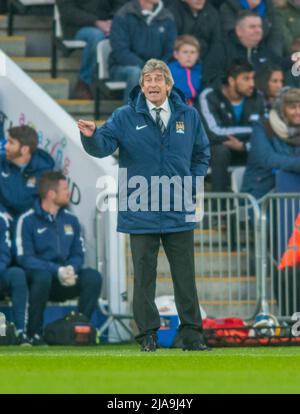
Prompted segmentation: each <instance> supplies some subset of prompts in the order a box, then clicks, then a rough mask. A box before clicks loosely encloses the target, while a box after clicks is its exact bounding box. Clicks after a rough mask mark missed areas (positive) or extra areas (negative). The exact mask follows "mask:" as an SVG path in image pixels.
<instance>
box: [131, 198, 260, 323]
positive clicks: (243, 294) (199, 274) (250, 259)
mask: <svg viewBox="0 0 300 414" xmlns="http://www.w3.org/2000/svg"><path fill="white" fill-rule="evenodd" d="M204 197H205V199H204V204H205V207H204V209H205V214H204V218H203V220H202V221H201V222H200V225H199V226H198V227H197V229H196V230H195V268H196V269H195V270H196V285H197V292H198V298H199V303H200V305H201V306H202V307H203V309H204V310H205V312H206V313H207V314H208V315H209V316H212V317H226V316H239V317H242V318H244V319H251V318H252V317H253V316H254V315H255V314H256V313H257V312H258V309H259V308H260V306H261V303H260V298H261V295H260V286H261V272H260V268H261V267H260V263H261V247H260V240H261V239H260V237H259V235H258V234H259V233H258V229H259V225H260V220H259V218H260V216H259V207H258V204H257V201H256V200H255V199H254V198H253V197H252V196H251V195H249V194H232V193H222V194H221V193H218V194H216V193H206V194H205V196H204ZM125 245H126V247H127V248H126V259H127V260H126V263H127V266H126V268H127V272H126V274H127V291H128V301H129V303H131V302H132V292H133V280H134V277H133V265H132V260H131V252H130V248H129V237H127V236H126V238H125ZM183 277H184V275H183ZM165 295H167V296H168V295H173V284H172V277H171V273H170V267H169V263H168V260H167V258H166V255H165V253H164V251H163V249H162V247H161V248H160V250H159V254H158V265H157V284H156V297H158V296H165Z"/></svg>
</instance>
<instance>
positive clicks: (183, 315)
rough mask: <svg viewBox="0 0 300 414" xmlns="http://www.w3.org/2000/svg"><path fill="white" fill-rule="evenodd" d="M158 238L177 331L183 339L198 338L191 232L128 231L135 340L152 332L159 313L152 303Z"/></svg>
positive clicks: (198, 325)
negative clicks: (171, 287) (169, 278)
mask: <svg viewBox="0 0 300 414" xmlns="http://www.w3.org/2000/svg"><path fill="white" fill-rule="evenodd" d="M160 240H161V241H162V245H163V247H164V250H165V253H166V256H167V259H168V261H169V264H170V269H171V274H172V280H173V285H174V296H175V303H176V307H177V311H178V315H179V318H180V328H179V332H180V334H181V337H182V339H183V340H184V341H185V342H193V341H195V340H198V339H199V338H200V334H201V332H202V320H201V314H200V309H199V303H198V297H197V290H196V282H195V263H194V232H193V230H191V231H184V232H178V233H161V234H131V235H130V244H131V253H132V260H133V267H134V292H133V316H134V319H135V321H136V324H137V326H138V329H139V335H137V337H136V340H137V341H138V342H141V341H142V340H143V338H144V337H145V335H148V334H155V333H156V331H157V330H158V329H159V328H160V316H159V313H158V310H157V307H156V305H155V302H154V300H155V286H156V269H157V256H158V251H159V245H160Z"/></svg>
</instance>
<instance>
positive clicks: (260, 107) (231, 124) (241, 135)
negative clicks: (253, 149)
mask: <svg viewBox="0 0 300 414" xmlns="http://www.w3.org/2000/svg"><path fill="white" fill-rule="evenodd" d="M200 108H201V116H202V119H203V123H204V126H205V129H206V132H207V135H208V137H209V139H210V142H211V151H212V159H211V167H212V191H217V192H224V191H228V186H229V175H228V171H227V170H228V167H229V166H230V165H245V164H246V159H247V152H248V151H249V149H250V147H249V139H250V135H251V132H252V126H251V124H252V122H254V121H258V120H259V119H260V118H261V117H262V116H264V114H265V106H264V101H263V97H262V96H261V95H260V93H258V92H257V91H256V90H255V89H254V69H253V66H252V65H250V63H248V62H243V61H241V62H238V61H237V62H236V63H234V64H233V65H232V66H231V68H230V69H229V71H228V75H227V80H226V84H224V85H223V86H222V87H221V88H215V89H212V88H207V89H205V90H204V91H203V92H202V94H201V95H200Z"/></svg>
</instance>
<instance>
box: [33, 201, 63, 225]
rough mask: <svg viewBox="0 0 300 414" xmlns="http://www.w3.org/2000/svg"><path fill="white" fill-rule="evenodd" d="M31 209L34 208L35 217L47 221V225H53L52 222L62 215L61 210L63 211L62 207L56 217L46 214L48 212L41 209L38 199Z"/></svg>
mask: <svg viewBox="0 0 300 414" xmlns="http://www.w3.org/2000/svg"><path fill="white" fill-rule="evenodd" d="M33 208H34V211H35V213H36V215H37V216H38V217H40V218H42V219H43V220H45V221H47V222H48V223H53V222H54V221H56V220H57V218H58V217H60V216H61V215H62V213H63V210H64V207H62V208H60V209H59V210H58V212H57V214H56V216H54V215H53V214H50V213H48V211H46V210H44V209H43V208H42V206H41V202H40V200H39V199H38V200H36V201H35V203H34V206H33Z"/></svg>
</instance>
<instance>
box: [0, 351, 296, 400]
mask: <svg viewBox="0 0 300 414" xmlns="http://www.w3.org/2000/svg"><path fill="white" fill-rule="evenodd" d="M299 366H300V347H285V348H276V347H273V348H262V347H260V348H224V349H214V350H213V351H212V352H183V351H182V350H179V349H178V350H177V349H176V350H175V349H174V350H172V349H159V350H158V351H157V352H156V353H150V354H148V353H141V352H140V351H139V349H138V347H137V346H136V345H102V346H98V347H93V348H87V347H85V348H74V347H72V348H71V347H69V348H67V347H35V348H21V347H0V393H70V394H72V393H77V394H82V393H97V394H103V393H108V394H109V393H116V394H120V393H125V394H131V393H137V394H140V393H142V394H144V393H145V394H152V393H196V394H200V393H222V394H223V393H299V392H300V370H299Z"/></svg>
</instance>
